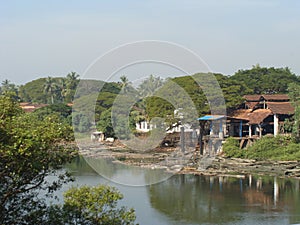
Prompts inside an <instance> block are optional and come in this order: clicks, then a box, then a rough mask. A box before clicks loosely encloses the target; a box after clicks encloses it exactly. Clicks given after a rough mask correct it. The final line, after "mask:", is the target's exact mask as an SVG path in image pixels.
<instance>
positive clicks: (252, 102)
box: [229, 94, 295, 137]
mask: <svg viewBox="0 0 300 225" xmlns="http://www.w3.org/2000/svg"><path fill="white" fill-rule="evenodd" d="M244 99H245V102H244V104H243V107H242V108H240V109H237V110H235V111H233V112H232V113H231V114H230V115H229V118H230V120H231V122H230V127H229V135H230V136H237V133H238V136H241V137H246V136H248V137H252V136H258V137H261V136H262V135H266V134H273V135H274V136H276V135H278V134H280V133H284V132H285V130H284V126H283V125H284V121H285V120H286V119H289V118H291V117H292V116H293V114H294V110H295V109H294V107H293V106H292V104H291V103H290V101H289V97H288V95H285V94H274V95H245V96H244Z"/></svg>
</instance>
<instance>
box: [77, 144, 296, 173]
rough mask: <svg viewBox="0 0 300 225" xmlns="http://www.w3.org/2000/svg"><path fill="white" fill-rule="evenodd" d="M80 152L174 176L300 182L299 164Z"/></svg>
mask: <svg viewBox="0 0 300 225" xmlns="http://www.w3.org/2000/svg"><path fill="white" fill-rule="evenodd" d="M82 146H84V147H81V148H80V151H79V152H80V154H81V155H82V156H84V157H94V158H98V157H102V158H110V159H113V161H114V162H115V163H122V164H127V165H132V166H139V167H147V168H152V169H154V168H164V169H166V170H167V171H169V172H170V173H180V174H195V175H210V176H232V177H243V176H246V175H248V174H258V175H269V176H278V177H295V178H300V162H298V161H269V160H266V161H257V160H250V159H239V158H226V157H224V156H222V155H218V156H214V157H209V156H201V157H200V156H199V155H198V153H197V152H195V151H193V150H192V151H186V152H184V153H183V152H182V151H181V150H180V149H179V148H166V147H163V148H156V149H154V150H148V151H134V150H130V149H127V148H126V147H125V146H123V145H122V144H119V143H118V144H99V143H93V144H85V145H82Z"/></svg>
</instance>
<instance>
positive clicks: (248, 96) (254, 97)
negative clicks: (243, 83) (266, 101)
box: [243, 95, 261, 102]
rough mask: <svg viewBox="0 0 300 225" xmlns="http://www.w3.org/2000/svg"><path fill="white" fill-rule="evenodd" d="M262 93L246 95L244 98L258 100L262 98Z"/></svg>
mask: <svg viewBox="0 0 300 225" xmlns="http://www.w3.org/2000/svg"><path fill="white" fill-rule="evenodd" d="M260 97H261V95H244V96H243V98H244V99H246V100H247V101H256V102H258V101H259V99H260Z"/></svg>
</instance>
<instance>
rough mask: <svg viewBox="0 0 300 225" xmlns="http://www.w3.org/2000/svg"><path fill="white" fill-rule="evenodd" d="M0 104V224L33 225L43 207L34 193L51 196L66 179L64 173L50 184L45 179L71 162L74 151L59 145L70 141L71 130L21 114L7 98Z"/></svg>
mask: <svg viewBox="0 0 300 225" xmlns="http://www.w3.org/2000/svg"><path fill="white" fill-rule="evenodd" d="M0 104H1V108H0V131H1V143H0V159H1V160H0V171H1V172H0V183H1V185H0V224H37V222H36V219H37V215H38V213H39V212H40V211H41V210H42V209H43V208H44V207H45V205H44V202H43V201H41V200H40V199H39V198H37V195H38V193H39V192H40V191H41V190H44V191H45V192H46V193H48V194H51V193H52V192H53V191H55V190H56V189H57V188H59V187H60V186H61V185H62V183H64V182H66V181H69V180H70V179H69V175H68V174H67V173H66V174H61V175H60V176H59V177H58V178H57V179H56V180H54V181H53V182H51V183H48V182H46V181H45V177H46V176H48V175H50V174H52V175H54V174H56V173H57V169H60V168H62V165H63V164H65V163H66V162H69V161H70V160H71V159H73V157H74V153H76V152H75V151H74V149H70V148H67V147H66V146H65V145H63V143H65V142H68V141H70V140H73V135H72V133H73V132H72V128H71V127H70V126H69V125H66V124H62V123H61V121H60V119H59V118H58V117H55V116H50V117H45V118H44V119H43V120H41V119H39V118H38V117H37V116H36V115H34V114H25V113H22V109H21V108H19V107H18V106H17V102H15V101H14V100H13V99H11V98H9V97H7V96H0ZM34 215H35V216H34Z"/></svg>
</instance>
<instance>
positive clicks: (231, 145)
mask: <svg viewBox="0 0 300 225" xmlns="http://www.w3.org/2000/svg"><path fill="white" fill-rule="evenodd" d="M244 151H245V150H243V149H240V146H239V141H238V140H236V139H234V138H233V137H229V138H227V139H226V142H225V143H224V144H223V152H224V153H225V155H226V156H227V157H234V158H243V157H244Z"/></svg>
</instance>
